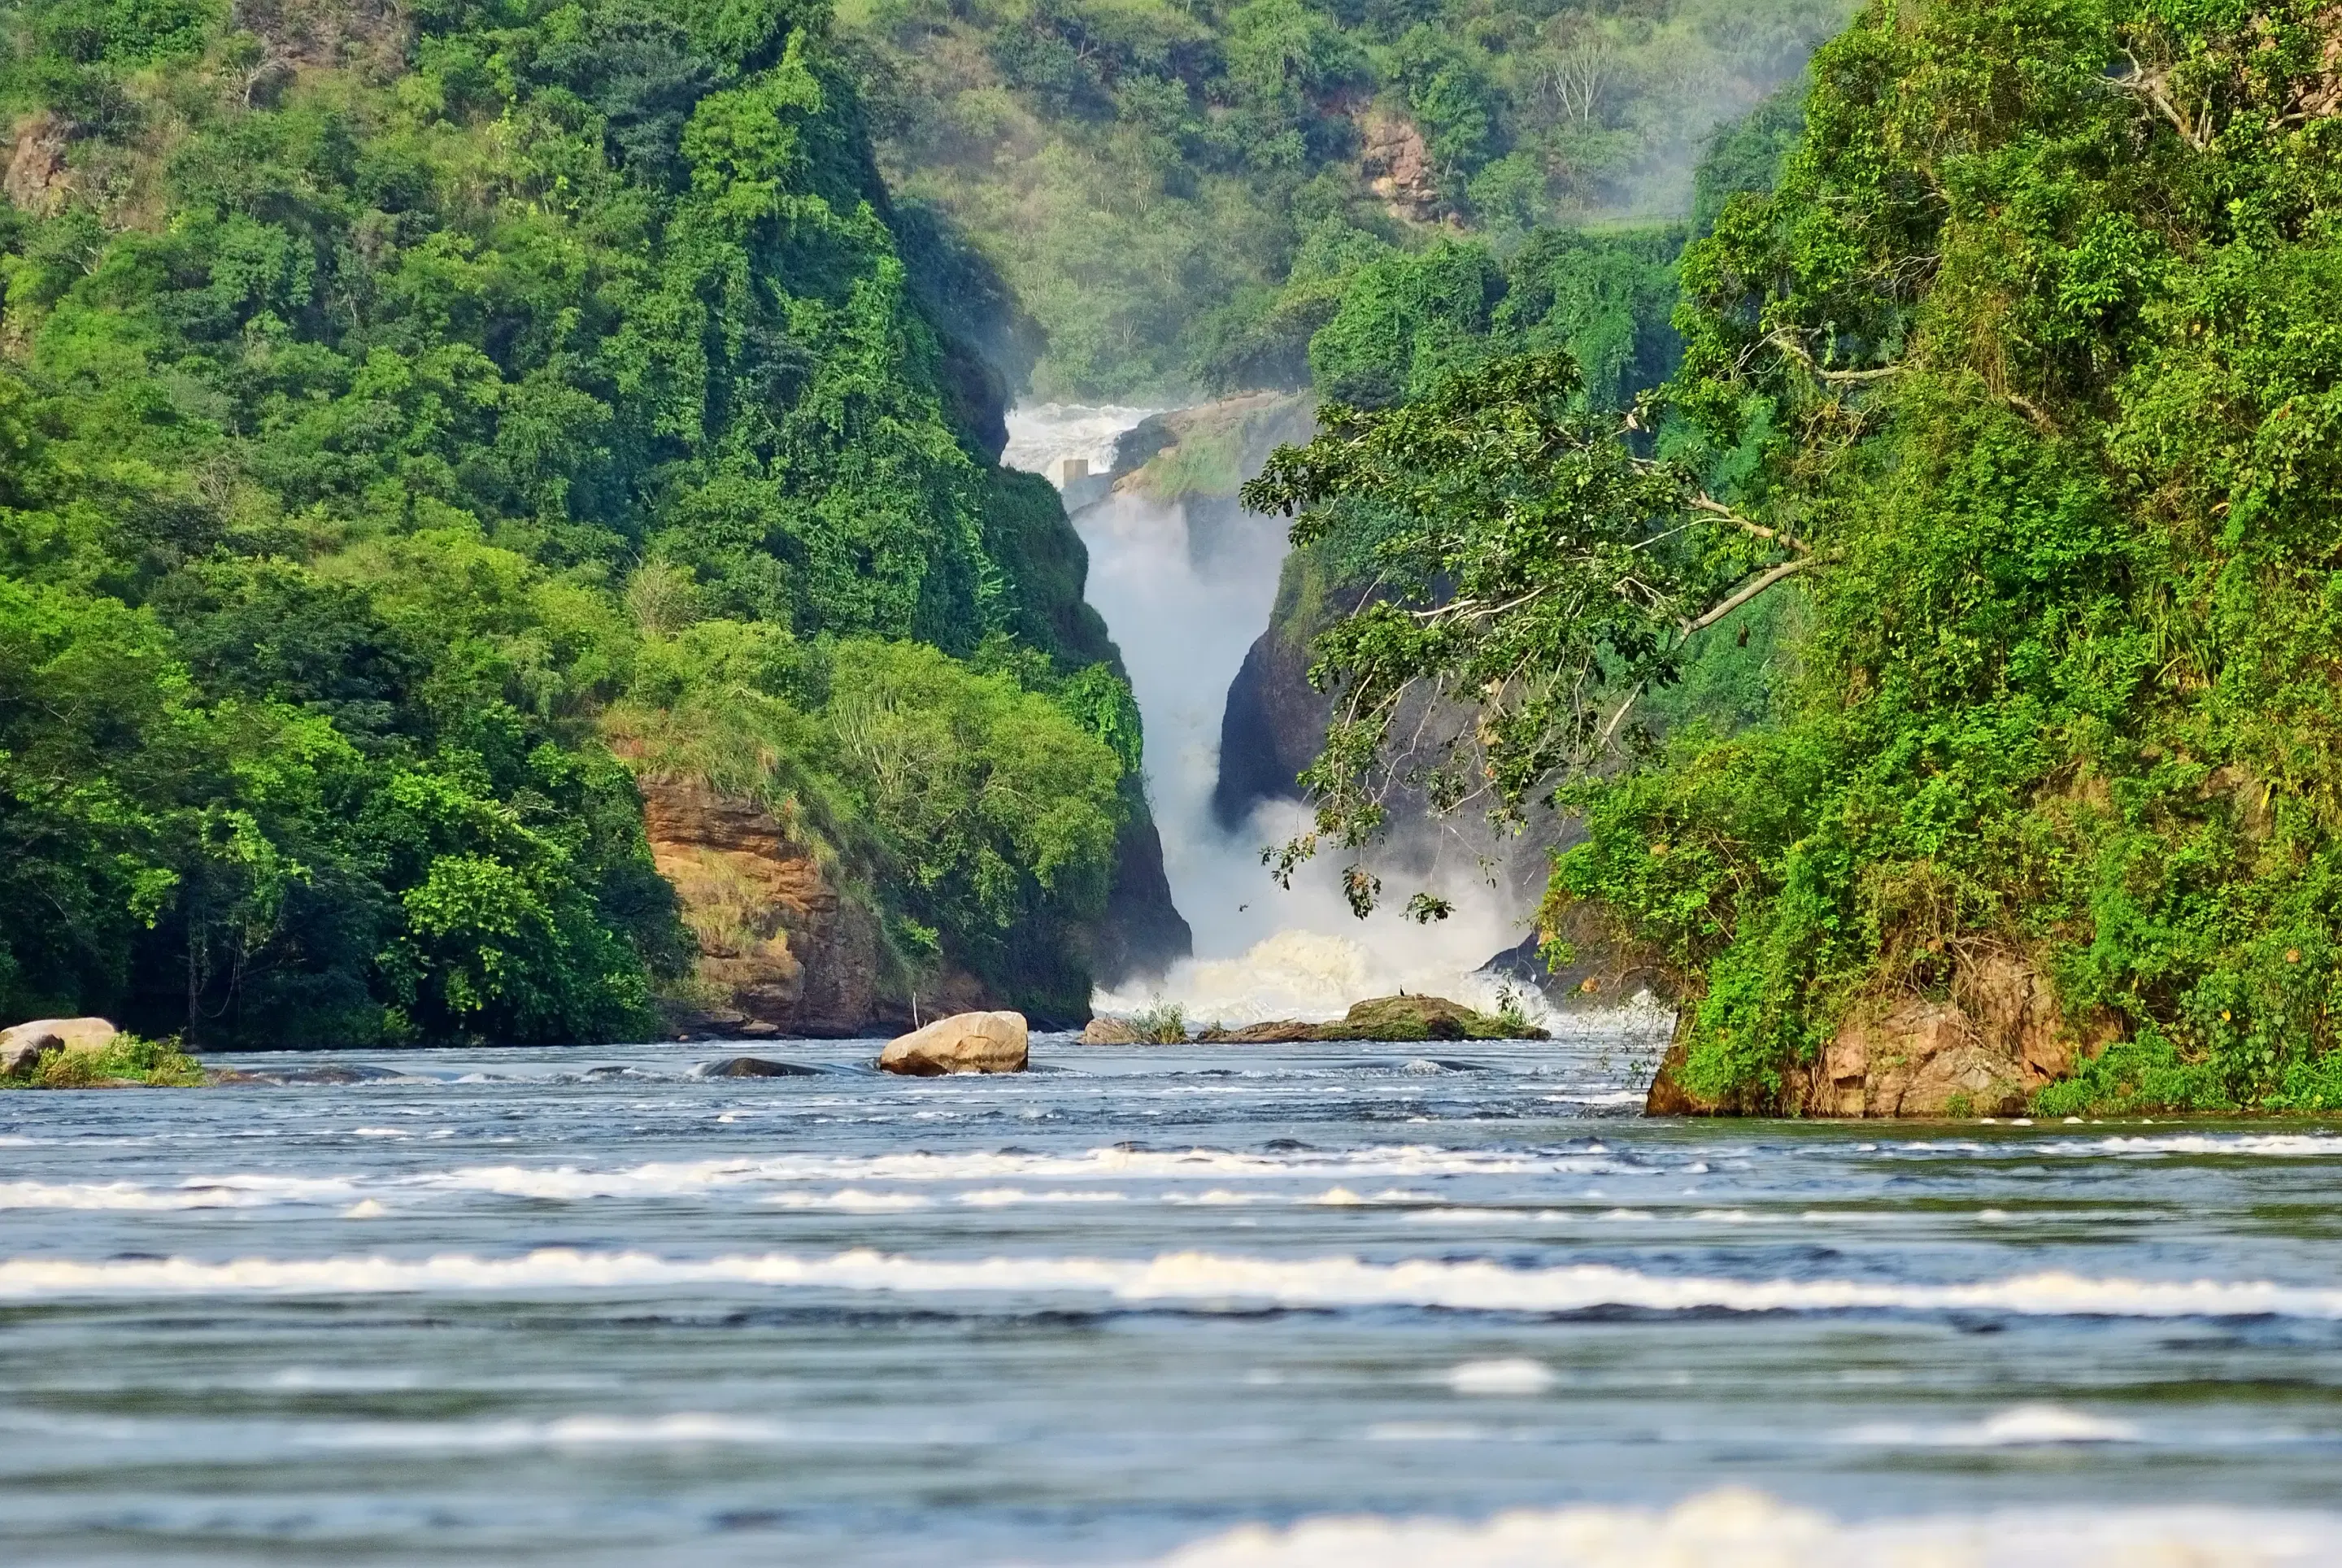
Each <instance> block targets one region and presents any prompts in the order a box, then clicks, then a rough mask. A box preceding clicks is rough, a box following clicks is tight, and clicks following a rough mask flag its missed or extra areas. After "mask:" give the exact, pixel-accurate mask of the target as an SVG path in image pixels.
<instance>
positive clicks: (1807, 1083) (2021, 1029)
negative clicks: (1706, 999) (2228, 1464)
mask: <svg viewBox="0 0 2342 1568" xmlns="http://www.w3.org/2000/svg"><path fill="white" fill-rule="evenodd" d="M2116 1032H2117V1031H2116V1030H2115V1028H2114V1026H2113V1024H2112V1022H2111V1021H2110V1020H2097V1021H2094V1022H2092V1023H2091V1024H2089V1025H2087V1026H2086V1027H2084V1028H2082V1029H2079V1030H2077V1029H2075V1028H2073V1027H2071V1026H2069V1025H2068V1024H2067V1022H2066V1020H2065V1018H2064V1015H2063V1013H2062V1012H2061V1011H2060V1010H2059V1008H2058V1005H2057V994H2056V992H2055V991H2054V990H2052V988H2051V986H2050V984H2049V981H2048V979H2047V977H2046V976H2044V975H2043V974H2041V973H2040V971H2039V970H2036V969H2035V968H2034V967H2033V966H2032V965H2031V964H2029V963H2027V962H2026V961H2025V960H2023V959H2021V958H2018V957H2016V956H2014V955H2012V954H2008V953H2003V952H1991V953H1985V954H1982V955H1979V956H1977V957H1975V958H1973V959H1968V960H1964V961H1963V962H1962V963H1961V965H1960V966H1959V968H1958V970H1957V974H1956V977H1955V979H1954V981H1953V984H1952V987H1951V994H1950V995H1949V996H1948V997H1947V998H1943V999H1931V998H1927V997H1903V998H1898V999H1889V1000H1883V1001H1878V1002H1873V1003H1869V1004H1867V1005H1857V1007H1856V1008H1855V1010H1853V1011H1852V1012H1850V1013H1849V1014H1848V1015H1847V1019H1846V1020H1845V1021H1844V1022H1843V1023H1841V1024H1840V1025H1839V1026H1838V1030H1837V1034H1836V1036H1834V1037H1833V1038H1832V1039H1831V1040H1830V1042H1829V1044H1828V1046H1827V1048H1825V1049H1824V1050H1823V1051H1822V1053H1821V1058H1820V1060H1817V1062H1815V1063H1814V1064H1813V1066H1812V1068H1811V1069H1810V1070H1808V1071H1807V1073H1806V1075H1805V1078H1804V1081H1802V1082H1798V1081H1792V1082H1791V1083H1789V1084H1788V1085H1787V1086H1785V1087H1786V1091H1787V1101H1788V1103H1787V1104H1786V1105H1783V1106H1778V1107H1769V1108H1767V1107H1756V1106H1750V1105H1744V1104H1739V1103H1729V1104H1727V1103H1717V1102H1711V1101H1702V1100H1700V1099H1699V1098H1697V1097H1696V1096H1695V1095H1693V1094H1692V1093H1691V1092H1690V1091H1688V1090H1686V1088H1685V1087H1684V1084H1683V1082H1682V1073H1683V1068H1684V1062H1685V1060H1686V1047H1685V1046H1684V1045H1683V1043H1681V1041H1680V1040H1678V1042H1677V1043H1676V1045H1675V1046H1673V1047H1672V1048H1671V1049H1670V1050H1668V1052H1667V1054H1666V1058H1665V1059H1664V1060H1662V1061H1661V1062H1660V1064H1659V1070H1658V1072H1657V1074H1656V1077H1654V1078H1653V1080H1652V1081H1651V1088H1650V1092H1649V1094H1648V1096H1647V1097H1646V1100H1645V1102H1644V1110H1645V1111H1646V1113H1647V1114H1649V1115H1653V1116H1716V1115H1736V1114H1741V1113H1743V1112H1746V1111H1755V1110H1761V1109H1776V1110H1780V1111H1786V1112H1787V1113H1789V1114H1802V1115H1806V1116H1827V1117H1897V1116H1900V1117H1961V1116H2006V1115H2012V1114H2015V1113H2017V1112H2018V1111H2022V1110H2023V1109H2024V1108H2025V1103H2026V1101H2027V1097H2028V1096H2029V1095H2030V1094H2031V1093H2032V1092H2033V1091H2035V1090H2037V1089H2038V1088H2040V1087H2041V1086H2042V1085H2044V1084H2047V1083H2050V1082H2053V1081H2056V1080H2057V1079H2060V1078H2063V1077H2065V1076H2066V1075H2067V1073H2069V1072H2071V1071H2072V1070H2074V1067H2075V1064H2076V1063H2077V1061H2078V1060H2083V1059H2086V1058H2087V1057H2090V1056H2094V1055H2096V1054H2097V1052H2098V1051H2099V1050H2103V1049H2104V1048H2105V1045H2106V1044H2107V1041H2108V1040H2111V1039H2113V1038H2114V1037H2115V1035H2116Z"/></svg>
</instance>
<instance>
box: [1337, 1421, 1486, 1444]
mask: <svg viewBox="0 0 2342 1568" xmlns="http://www.w3.org/2000/svg"><path fill="white" fill-rule="evenodd" d="M1487 1435H1488V1432H1487V1430H1486V1428H1485V1427H1477V1426H1474V1425H1473V1424H1472V1423H1471V1422H1465V1421H1378V1422H1376V1423H1375V1424H1374V1425H1372V1426H1370V1427H1368V1428H1366V1441H1367V1442H1478V1441H1480V1439H1482V1438H1484V1437H1486V1436H1487Z"/></svg>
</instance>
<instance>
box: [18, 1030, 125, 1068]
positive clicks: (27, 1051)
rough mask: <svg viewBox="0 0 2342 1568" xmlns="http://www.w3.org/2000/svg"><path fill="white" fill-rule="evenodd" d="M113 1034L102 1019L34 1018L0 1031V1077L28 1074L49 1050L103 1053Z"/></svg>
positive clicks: (115, 1031)
mask: <svg viewBox="0 0 2342 1568" xmlns="http://www.w3.org/2000/svg"><path fill="white" fill-rule="evenodd" d="M117 1032H118V1031H117V1030H115V1027H114V1025H112V1024H111V1023H108V1022H107V1021H106V1020H104V1019H102V1018H36V1019H34V1020H32V1021H31V1022H29V1023H20V1024H16V1025H15V1026H14V1027H12V1028H9V1029H5V1030H0V1074H6V1075H8V1076H10V1077H14V1076H15V1075H17V1074H19V1073H25V1072H30V1071H32V1070H33V1069H35V1068H36V1067H38V1066H39V1065H40V1064H41V1058H42V1057H44V1056H45V1055H46V1054H48V1053H49V1052H50V1051H53V1050H104V1049H105V1047H106V1045H107V1044H108V1043H109V1042H110V1041H112V1040H113V1039H114V1037H115V1034H116V1033H117Z"/></svg>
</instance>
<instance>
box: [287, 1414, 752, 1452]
mask: <svg viewBox="0 0 2342 1568" xmlns="http://www.w3.org/2000/svg"><path fill="white" fill-rule="evenodd" d="M789 1437H790V1434H789V1432H788V1431H787V1429H786V1428H785V1427H782V1426H779V1425H777V1424H776V1423H775V1422H769V1421H753V1420H746V1419H744V1418H742V1417H738V1416H728V1415H704V1414H696V1413H690V1412H686V1413H682V1414H676V1415H658V1416H620V1415H567V1416H561V1417H558V1418H556V1419H554V1420H550V1421H486V1422H365V1423H362V1424H357V1425H351V1426H343V1427H335V1428H330V1429H327V1430H325V1431H322V1432H311V1433H307V1434H305V1436H304V1437H303V1439H302V1440H301V1441H303V1442H306V1443H307V1444H309V1445H312V1446H315V1447H319V1448H378V1449H423V1450H430V1449H441V1450H455V1451H467V1450H479V1451H484V1452H495V1451H502V1450H511V1449H525V1448H690V1447H703V1446H714V1445H720V1444H762V1443H772V1442H787V1441H788V1440H789Z"/></svg>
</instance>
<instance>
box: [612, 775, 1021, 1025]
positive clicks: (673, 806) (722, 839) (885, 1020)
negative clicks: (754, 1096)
mask: <svg viewBox="0 0 2342 1568" xmlns="http://www.w3.org/2000/svg"><path fill="white" fill-rule="evenodd" d="M640 788H641V790H642V795H643V823H644V826H645V828H646V829H647V831H648V833H649V836H650V843H651V856H652V859H654V860H655V861H656V864H657V866H658V869H659V874H660V875H661V876H663V877H665V878H666V879H667V880H668V881H669V882H671V883H673V884H674V886H675V890H676V896H677V898H678V899H680V900H681V901H682V905H683V918H684V923H685V924H686V926H688V927H689V928H690V930H691V933H692V935H693V937H694V938H695V939H696V940H697V943H698V947H699V959H698V962H697V965H696V979H697V980H698V982H699V983H698V995H697V997H696V999H695V1003H696V1005H692V1006H688V1007H681V1008H676V1009H675V1010H674V1012H675V1018H674V1021H675V1023H676V1026H677V1029H678V1030H679V1031H680V1032H684V1033H692V1034H709V1033H715V1034H737V1033H747V1034H791V1035H818V1036H830V1037H851V1036H856V1035H864V1034H870V1033H874V1032H878V1031H882V1030H891V1029H893V1028H894V1027H896V1026H897V1025H899V1024H905V1023H908V1022H909V1021H910V1020H911V1016H912V1008H911V988H910V986H909V983H908V981H907V979H906V977H905V976H903V975H901V974H899V973H898V972H896V966H894V965H893V964H891V963H890V962H889V956H888V954H887V953H886V947H885V944H884V942H883V940H881V937H880V933H879V930H878V920H877V917H876V915H874V914H873V913H872V912H871V911H870V910H869V909H868V908H866V906H865V905H864V904H862V903H861V902H860V901H859V900H856V899H852V898H846V897H841V896H840V895H839V892H838V889H837V885H836V880H835V879H834V878H833V877H832V876H831V874H830V873H829V871H828V870H827V869H826V868H825V867H824V866H823V865H822V864H821V862H820V861H819V860H818V859H816V857H815V855H814V853H813V851H812V849H810V848H809V847H807V846H806V845H804V844H801V843H798V842H797V841H796V840H795V839H792V838H791V837H790V835H789V833H788V831H787V829H786V828H784V827H783V826H782V824H781V823H780V822H779V821H778V820H776V819H775V818H774V817H773V816H772V814H771V813H769V812H767V811H766V810H764V809H761V808H759V807H757V806H754V805H750V804H746V803H744V802H741V801H737V800H734V799H728V798H726V797H725V796H722V795H719V794H717V793H716V791H714V790H712V789H707V788H706V787H705V786H703V785H699V784H694V783H688V782H679V781H673V780H661V779H642V780H640ZM917 999H918V1007H919V1010H920V1012H921V1013H922V1014H923V1015H928V1016H932V1015H933V1014H935V1013H937V1012H946V1011H949V1012H956V1011H966V1010H973V1009H979V1008H986V1007H990V1006H992V1005H994V1004H995V999H993V998H992V997H990V996H989V995H988V994H987V993H986V990H985V988H984V986H983V985H982V983H981V982H979V981H977V980H975V979H974V978H972V977H970V976H968V975H966V974H962V973H958V972H956V971H950V970H946V972H945V973H943V974H941V975H938V976H936V977H935V978H934V979H933V980H923V981H922V982H921V983H920V984H919V986H918V988H917Z"/></svg>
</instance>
